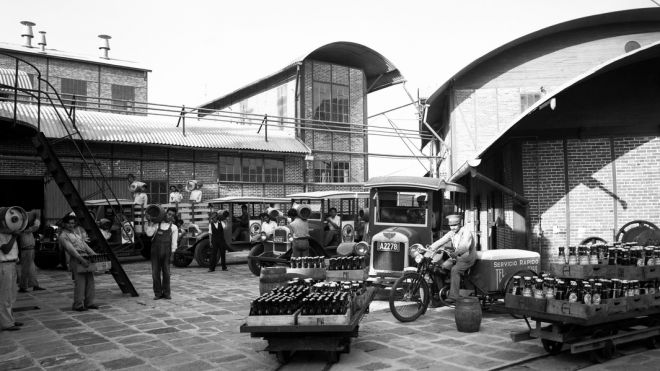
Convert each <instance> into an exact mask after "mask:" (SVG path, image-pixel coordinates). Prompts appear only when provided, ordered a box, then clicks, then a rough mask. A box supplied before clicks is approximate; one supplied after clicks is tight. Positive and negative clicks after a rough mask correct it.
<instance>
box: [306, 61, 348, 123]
mask: <svg viewBox="0 0 660 371" xmlns="http://www.w3.org/2000/svg"><path fill="white" fill-rule="evenodd" d="M314 65H319V66H321V65H326V66H329V67H330V78H329V79H328V80H327V81H326V80H324V79H322V78H321V77H319V76H317V75H316V73H315V68H314ZM339 69H346V74H347V76H348V75H350V67H347V66H341V65H335V64H332V63H322V62H317V61H312V112H313V115H312V119H313V120H319V121H331V122H333V123H342V124H350V122H351V102H350V100H351V88H350V78H347V79H346V82H345V83H343V82H340V81H338V80H339V79H338V78H335V77H336V76H335V74H337V75H339V74H340V72H339ZM321 87H323V88H324V90H325V88H326V87H327V90H328V92H325V91H324V90H321ZM339 91H345V95H344V94H341V95H340V94H339ZM328 95H329V97H328ZM340 97H341V98H342V99H340ZM325 98H327V99H325ZM344 98H345V99H344Z"/></svg>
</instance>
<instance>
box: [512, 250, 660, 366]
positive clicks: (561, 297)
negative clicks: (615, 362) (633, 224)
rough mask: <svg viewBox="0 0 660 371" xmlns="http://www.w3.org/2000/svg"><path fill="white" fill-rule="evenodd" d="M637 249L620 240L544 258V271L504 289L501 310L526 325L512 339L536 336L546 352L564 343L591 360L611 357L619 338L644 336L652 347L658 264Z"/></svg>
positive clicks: (659, 302)
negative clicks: (555, 259) (546, 260)
mask: <svg viewBox="0 0 660 371" xmlns="http://www.w3.org/2000/svg"><path fill="white" fill-rule="evenodd" d="M630 245H635V244H630ZM608 250H609V251H608ZM643 251H644V249H640V246H626V244H621V245H619V246H617V247H609V248H606V249H605V248H600V249H599V248H591V249H588V248H587V249H584V248H583V250H582V253H581V252H580V249H579V247H578V248H577V249H575V251H570V255H569V256H567V257H566V259H565V260H564V259H561V261H558V262H553V263H550V264H549V269H548V271H549V273H550V275H549V276H546V277H537V278H533V279H529V278H528V279H527V282H528V285H524V284H522V285H520V287H519V288H518V289H515V288H514V289H512V292H509V293H507V294H506V297H505V310H506V311H508V312H509V313H511V314H512V315H514V316H521V317H523V318H524V320H525V322H526V324H527V326H528V330H525V331H522V332H517V333H512V334H511V338H512V340H513V341H522V340H527V339H530V338H538V339H541V342H542V344H543V347H544V349H545V350H546V351H547V352H548V353H550V354H557V353H559V352H561V351H562V350H563V349H565V346H566V347H568V348H570V352H571V353H582V352H590V355H591V358H592V360H594V361H596V362H602V361H605V360H607V359H609V358H611V357H612V356H613V355H614V354H615V352H616V347H617V346H618V345H620V344H624V343H629V342H633V341H644V342H645V343H646V345H647V346H648V347H649V349H654V348H657V347H658V346H659V344H660V290H659V289H658V283H659V280H660V265H655V261H654V260H655V259H654V258H651V259H649V258H647V257H645V256H646V255H648V254H644V253H643ZM646 251H649V250H648V249H646ZM574 254H575V257H574V256H573V255H574ZM617 255H618V257H616V258H615V256H617ZM563 257H564V256H562V258H563ZM649 257H653V255H649ZM569 262H570V264H569ZM659 263H660V262H659ZM532 280H535V281H536V285H535V284H534V283H530V281H532ZM553 280H554V281H553ZM569 282H570V284H569ZM527 286H529V287H527ZM592 286H593V287H594V288H593V289H592ZM530 320H531V322H533V323H534V325H532V324H531V323H530Z"/></svg>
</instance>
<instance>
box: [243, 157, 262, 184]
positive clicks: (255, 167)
mask: <svg viewBox="0 0 660 371" xmlns="http://www.w3.org/2000/svg"><path fill="white" fill-rule="evenodd" d="M242 163H243V173H242V178H243V181H244V182H252V183H256V182H263V178H264V176H263V170H264V160H263V159H261V158H250V157H246V158H243V160H242Z"/></svg>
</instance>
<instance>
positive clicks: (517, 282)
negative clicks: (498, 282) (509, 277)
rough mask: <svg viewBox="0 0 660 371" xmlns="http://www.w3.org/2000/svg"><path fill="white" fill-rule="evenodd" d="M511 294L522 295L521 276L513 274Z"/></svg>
mask: <svg viewBox="0 0 660 371" xmlns="http://www.w3.org/2000/svg"><path fill="white" fill-rule="evenodd" d="M509 294H511V295H522V281H521V277H520V276H513V284H512V285H511V292H509Z"/></svg>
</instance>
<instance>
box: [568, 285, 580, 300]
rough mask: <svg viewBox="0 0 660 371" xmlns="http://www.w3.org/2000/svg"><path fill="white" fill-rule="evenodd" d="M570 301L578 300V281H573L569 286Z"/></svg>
mask: <svg viewBox="0 0 660 371" xmlns="http://www.w3.org/2000/svg"><path fill="white" fill-rule="evenodd" d="M567 298H568V302H569V303H576V302H577V301H578V285H577V282H575V281H571V282H570V283H569V286H568V295H567Z"/></svg>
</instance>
